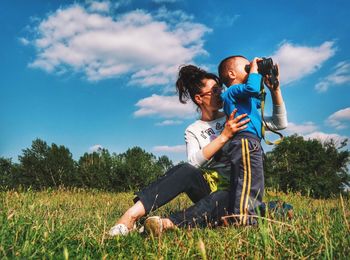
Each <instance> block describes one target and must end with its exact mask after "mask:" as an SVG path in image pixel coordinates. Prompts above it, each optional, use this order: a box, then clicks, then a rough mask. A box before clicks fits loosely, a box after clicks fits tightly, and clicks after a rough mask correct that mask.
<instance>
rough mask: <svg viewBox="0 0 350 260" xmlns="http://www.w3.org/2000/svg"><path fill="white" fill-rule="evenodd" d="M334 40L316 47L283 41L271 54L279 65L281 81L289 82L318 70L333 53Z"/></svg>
mask: <svg viewBox="0 0 350 260" xmlns="http://www.w3.org/2000/svg"><path fill="white" fill-rule="evenodd" d="M335 51H336V49H335V47H334V42H331V41H327V42H324V43H323V44H321V45H320V46H316V47H308V46H298V45H293V44H291V43H289V42H284V43H283V44H282V45H281V46H280V47H279V49H278V50H277V51H276V52H275V53H274V54H273V55H272V58H273V59H274V60H276V62H277V63H278V64H279V66H280V71H281V83H283V84H289V83H291V82H293V81H296V80H299V79H301V78H302V77H304V76H306V75H309V74H311V73H313V72H315V71H316V70H318V69H319V68H320V67H321V66H322V64H323V63H324V62H325V61H327V60H328V59H329V58H330V57H332V56H333V55H334V54H335Z"/></svg>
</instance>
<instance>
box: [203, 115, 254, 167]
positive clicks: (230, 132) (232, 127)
mask: <svg viewBox="0 0 350 260" xmlns="http://www.w3.org/2000/svg"><path fill="white" fill-rule="evenodd" d="M236 112H237V109H235V110H233V112H232V113H231V115H230V117H228V118H227V119H226V123H225V128H224V130H222V132H221V134H220V135H219V136H218V137H217V138H215V139H214V140H213V141H211V142H210V143H209V144H207V145H206V146H205V147H203V149H202V153H203V156H204V158H205V159H207V160H209V159H210V158H212V157H213V156H214V154H215V153H216V152H217V151H219V150H220V149H221V148H222V147H223V146H224V145H225V143H226V142H227V141H228V140H230V138H231V137H232V136H234V135H235V134H236V133H237V132H238V131H241V130H243V129H245V128H247V125H246V124H247V123H248V122H249V121H250V119H249V118H248V119H245V120H243V121H240V120H241V119H242V118H245V117H247V114H243V115H240V116H237V117H236V118H235V115H236Z"/></svg>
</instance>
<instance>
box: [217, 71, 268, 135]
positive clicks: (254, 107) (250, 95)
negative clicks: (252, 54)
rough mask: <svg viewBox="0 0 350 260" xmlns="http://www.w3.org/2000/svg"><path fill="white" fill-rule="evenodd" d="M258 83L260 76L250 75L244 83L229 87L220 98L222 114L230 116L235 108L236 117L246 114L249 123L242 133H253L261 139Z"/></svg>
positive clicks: (256, 74)
mask: <svg viewBox="0 0 350 260" xmlns="http://www.w3.org/2000/svg"><path fill="white" fill-rule="evenodd" d="M260 82H261V75H260V74H258V73H251V74H249V76H248V79H247V82H246V83H244V84H236V85H232V86H230V87H229V88H228V89H227V90H226V91H225V92H223V93H222V94H221V98H222V100H223V101H224V112H225V114H226V115H227V116H230V114H231V113H232V111H233V110H234V109H235V108H237V113H236V116H238V115H241V114H245V113H246V114H248V117H249V118H250V122H249V123H248V124H247V128H246V129H244V130H242V132H243V131H244V132H250V133H253V134H255V135H256V136H258V137H259V138H260V139H261V138H262V135H261V124H262V120H261V115H260V107H261V101H260V97H259V94H260Z"/></svg>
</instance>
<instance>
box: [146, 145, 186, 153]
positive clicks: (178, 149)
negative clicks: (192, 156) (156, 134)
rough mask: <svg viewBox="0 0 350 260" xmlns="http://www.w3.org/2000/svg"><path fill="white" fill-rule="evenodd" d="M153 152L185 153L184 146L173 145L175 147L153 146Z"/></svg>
mask: <svg viewBox="0 0 350 260" xmlns="http://www.w3.org/2000/svg"><path fill="white" fill-rule="evenodd" d="M152 150H153V151H154V152H170V153H185V152H186V145H175V146H167V145H162V146H154V147H153V148H152Z"/></svg>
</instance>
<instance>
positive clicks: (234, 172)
mask: <svg viewBox="0 0 350 260" xmlns="http://www.w3.org/2000/svg"><path fill="white" fill-rule="evenodd" d="M258 60H259V59H258V58H255V59H254V60H253V61H252V62H251V63H249V61H248V60H247V59H246V58H245V57H243V56H231V57H228V58H226V59H224V60H223V61H222V62H221V63H220V65H219V76H220V79H221V81H222V82H223V83H224V84H225V85H226V86H227V87H228V89H227V91H225V92H224V93H222V94H221V98H222V100H223V102H224V111H225V114H226V115H227V116H229V115H230V114H231V113H232V111H233V110H234V109H236V108H237V114H238V115H240V114H245V113H246V114H248V117H249V118H250V122H249V123H248V124H247V126H248V127H247V128H246V129H244V130H242V131H241V132H239V133H238V134H237V135H235V136H234V137H233V138H232V140H231V141H230V142H229V143H227V144H226V145H225V147H224V148H223V149H222V152H223V154H224V156H222V158H223V159H222V160H230V163H231V169H230V171H231V173H230V205H229V212H230V213H231V214H233V215H235V216H236V217H235V221H237V222H238V223H239V224H243V225H247V224H248V225H254V224H256V223H257V221H256V219H255V218H254V216H256V215H257V212H256V209H257V208H258V207H259V206H260V205H261V203H262V198H263V193H264V172H263V151H262V148H261V143H260V141H261V138H262V135H261V126H262V119H261V115H260V96H259V95H260V84H261V80H262V76H261V75H260V74H258V65H257V61H258ZM249 64H250V71H249V73H248V72H247V71H245V67H246V65H249ZM265 83H266V84H268V83H267V82H265ZM269 88H270V87H269ZM277 88H279V86H277ZM270 90H271V88H270ZM282 104H283V100H282ZM283 108H284V104H283ZM282 110H283V109H282ZM283 112H284V113H285V111H283Z"/></svg>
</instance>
